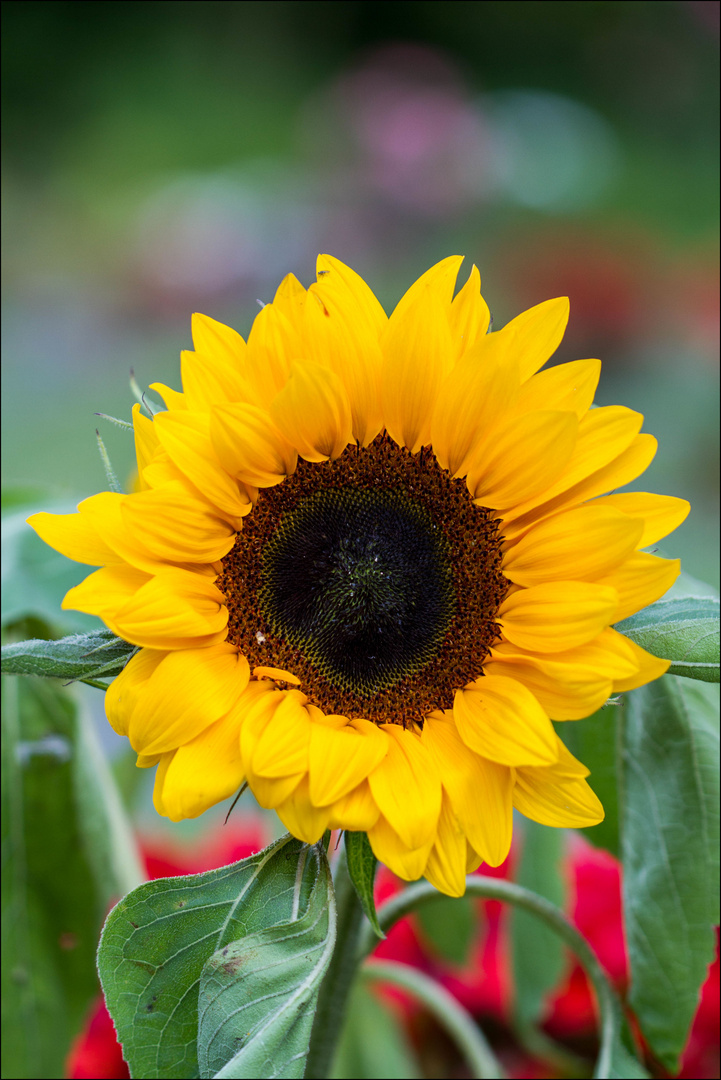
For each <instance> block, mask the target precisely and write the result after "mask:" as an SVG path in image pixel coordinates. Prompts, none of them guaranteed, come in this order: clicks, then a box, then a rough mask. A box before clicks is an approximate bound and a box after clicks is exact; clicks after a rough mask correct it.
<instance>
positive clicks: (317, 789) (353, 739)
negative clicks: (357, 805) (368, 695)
mask: <svg viewBox="0 0 721 1080" xmlns="http://www.w3.org/2000/svg"><path fill="white" fill-rule="evenodd" d="M388 745H389V740H388V736H387V735H386V734H385V733H384V732H383V731H381V730H380V729H379V728H377V727H376V725H375V724H371V723H369V722H368V721H367V720H365V721H356V724H355V725H354V726H350V725H348V726H347V727H344V728H342V729H337V728H332V727H328V726H326V725H325V724H311V726H310V772H309V776H310V800H311V802H312V803H313V805H314V806H328V805H329V804H330V803H335V802H336V801H337V800H338V799H340V798H341V797H342V796H343V795H347V794H348V793H349V792H350V791H352V790H353V789H354V788H356V787H357V786H358V785H359V784H360V783H361V781H363V780H365V779H366V777H367V776H368V774H369V773H371V772H372V771H373V769H375V768H376V767H377V766H378V765H379V764H380V762H381V761H382V760H383V758H384V757H385V755H386V753H387V752H388Z"/></svg>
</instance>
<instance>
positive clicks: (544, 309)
mask: <svg viewBox="0 0 721 1080" xmlns="http://www.w3.org/2000/svg"><path fill="white" fill-rule="evenodd" d="M568 313H569V304H568V297H566V296H560V297H558V298H557V299H555V300H545V301H544V302H543V303H542V304H537V305H536V307H532V308H529V309H528V311H524V312H523V313H522V314H521V315H517V316H516V318H515V319H512V320H511V322H509V323H507V324H506V326H504V327H503V330H502V331H499V332H500V333H504V334H508V336H509V337H512V338H513V351H514V353H515V355H516V356H517V358H518V367H519V371H520V375H521V381H522V382H525V381H526V379H529V378H530V377H531V375H534V374H535V373H536V372H537V371H538V369H539V368H542V367H543V365H544V364H545V363H546V361H547V360H549V359H550V358H551V357H552V356H553V354H554V353H555V351H556V349H557V348H558V346H559V345H560V344H561V339H562V338H563V335H564V333H565V332H566V324H567V323H568Z"/></svg>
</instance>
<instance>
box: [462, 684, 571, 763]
mask: <svg viewBox="0 0 721 1080" xmlns="http://www.w3.org/2000/svg"><path fill="white" fill-rule="evenodd" d="M453 719H454V720H455V722H456V726H457V727H458V732H459V734H460V736H461V738H462V739H463V741H464V743H465V744H466V746H468V747H470V749H471V750H474V751H475V753H477V754H480V755H481V757H486V758H490V760H491V761H496V762H498V764H499V765H545V764H549V763H550V762H552V761H555V760H556V736H555V734H554V731H553V727H552V725H551V721H550V720H549V719H548V717H547V716H546V714H545V712H544V711H543V709H542V708H541V706H540V705H539V703H538V701H537V700H536V699H535V697H534V696H533V694H532V693H531V691H530V690H528V689H527V688H526V687H525V686H522V685H521V684H520V683H517V682H516V681H515V680H514V679H509V678H506V677H504V676H500V675H488V676H485V677H484V678H481V679H477V680H476V682H474V683H471V684H470V685H469V686H467V687H466V689H465V690H457V691H456V695H455V698H454V701H453Z"/></svg>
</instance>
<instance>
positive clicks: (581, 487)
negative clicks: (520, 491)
mask: <svg viewBox="0 0 721 1080" xmlns="http://www.w3.org/2000/svg"><path fill="white" fill-rule="evenodd" d="M599 411H600V410H598V409H594V410H593V412H594V415H595V413H597V412H599ZM657 448H658V441H657V440H656V439H655V438H654V437H653V435H636V437H635V438H634V439H632V440H631V443H630V445H629V446H628V447H627V448H626V449H625V450H623V451H622V452H621V453H620V454H619V455H618V457H617V458H615V459H614V460H613V461H611V462H610V463H609V464H608V465H604V466H603V468H601V469H597V470H596V472H594V473H591V474H590V475H589V476H587V477H585V479H583V480H580V481H579V482H578V483H577V484H574V485H573V487H570V488H568V489H567V490H566V491H563V492H561V493H560V494H559V495H556V496H554V497H553V498H551V499H548V500H546V501H545V502H543V503H538V505H537V506H535V507H533V508H532V509H530V510H525V509H524V507H525V506H526V505H528V504H523V505H522V506H521V507H515V508H511V509H509V510H504V511H503V518H504V521H503V534H504V536H506V537H507V538H509V539H512V538H513V537H515V536H518V535H520V534H522V533H523V532H525V531H526V529H528V528H530V527H531V526H533V525H535V524H537V523H538V522H539V521H543V520H545V519H546V518H549V517H552V516H553V515H554V514H557V513H559V512H560V511H561V510H564V509H566V508H569V507H573V506H578V505H579V504H580V503H584V502H586V500H588V499H593V498H594V497H595V496H596V495H601V494H603V492H605V491H611V490H613V489H615V488H620V487H624V485H626V484H630V483H631V481H632V480H635V479H636V477H637V476H640V475H641V473H642V472H644V470H645V469H647V468H648V466H649V465H650V464H651V462H652V461H653V459H654V456H655V454H656V450H657ZM533 501H534V500H530V503H531V504H532V503H533ZM517 513H518V515H519V516H518V517H516V516H515V515H516V514H517Z"/></svg>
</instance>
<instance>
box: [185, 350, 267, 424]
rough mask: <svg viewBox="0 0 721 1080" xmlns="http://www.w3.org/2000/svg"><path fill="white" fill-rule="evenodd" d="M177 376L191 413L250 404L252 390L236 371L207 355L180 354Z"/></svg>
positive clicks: (199, 353) (201, 353)
mask: <svg viewBox="0 0 721 1080" xmlns="http://www.w3.org/2000/svg"><path fill="white" fill-rule="evenodd" d="M180 374H181V378H182V380H183V391H184V397H185V401H186V404H187V406H188V409H190V410H191V411H197V412H203V411H207V410H209V409H212V407H213V405H218V404H219V403H221V402H229V401H251V400H253V397H254V393H253V390H252V389H251V387H250V386H249V384H248V383H247V382H246V380H245V379H244V378H243V376H242V375H241V373H240V371H239V370H238V368H236V367H231V366H230V364H226V363H225V361H223V360H219V359H217V358H216V357H213V356H209V355H207V354H206V353H203V352H200V351H199V352H190V351H189V350H187V349H186V350H184V351H183V352H181V354H180Z"/></svg>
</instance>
